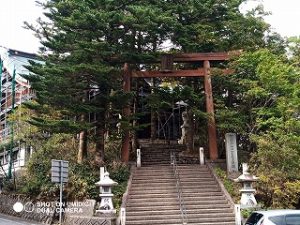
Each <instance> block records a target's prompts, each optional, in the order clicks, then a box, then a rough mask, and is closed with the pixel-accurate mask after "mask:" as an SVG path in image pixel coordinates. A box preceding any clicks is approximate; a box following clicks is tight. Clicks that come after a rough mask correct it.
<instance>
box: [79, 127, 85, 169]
mask: <svg viewBox="0 0 300 225" xmlns="http://www.w3.org/2000/svg"><path fill="white" fill-rule="evenodd" d="M86 158H87V130H84V131H81V132H80V134H79V147H78V154H77V163H79V164H82V163H83V161H84V159H86Z"/></svg>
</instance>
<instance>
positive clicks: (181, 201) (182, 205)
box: [171, 153, 188, 225]
mask: <svg viewBox="0 0 300 225" xmlns="http://www.w3.org/2000/svg"><path fill="white" fill-rule="evenodd" d="M171 165H172V169H173V173H174V177H175V179H176V189H177V198H178V200H179V206H180V212H181V220H182V224H183V225H186V224H188V223H187V221H188V219H187V213H186V206H185V203H184V199H183V197H182V188H181V186H182V185H181V181H180V176H179V171H178V167H177V162H176V157H175V155H174V153H171Z"/></svg>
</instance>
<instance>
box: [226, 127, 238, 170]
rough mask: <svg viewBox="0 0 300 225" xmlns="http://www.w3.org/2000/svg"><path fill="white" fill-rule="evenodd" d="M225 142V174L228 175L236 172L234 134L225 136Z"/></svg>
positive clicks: (236, 157) (236, 159)
mask: <svg viewBox="0 0 300 225" xmlns="http://www.w3.org/2000/svg"><path fill="white" fill-rule="evenodd" d="M225 141H226V161H227V172H228V173H231V172H238V156H237V144H236V134H235V133H227V134H225Z"/></svg>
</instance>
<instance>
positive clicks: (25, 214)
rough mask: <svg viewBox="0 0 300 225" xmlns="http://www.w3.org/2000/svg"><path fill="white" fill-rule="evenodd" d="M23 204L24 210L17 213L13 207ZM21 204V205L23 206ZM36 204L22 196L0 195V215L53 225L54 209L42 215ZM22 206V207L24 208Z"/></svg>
mask: <svg viewBox="0 0 300 225" xmlns="http://www.w3.org/2000/svg"><path fill="white" fill-rule="evenodd" d="M17 202H18V203H21V204H22V205H23V209H22V208H21V209H22V210H21V211H20V212H16V211H15V210H14V208H13V206H14V205H15V204H16V203H17ZM21 204H19V205H21ZM34 204H35V203H34V202H32V201H31V200H30V199H29V198H27V197H25V196H22V195H4V194H0V213H3V214H7V215H11V216H16V217H20V218H23V219H26V220H32V221H37V222H41V223H44V224H51V223H52V221H53V217H54V211H55V210H54V209H53V210H49V211H48V212H45V213H42V212H40V211H38V210H36V208H35V207H34ZM22 205H21V206H22Z"/></svg>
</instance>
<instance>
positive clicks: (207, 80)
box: [204, 60, 218, 160]
mask: <svg viewBox="0 0 300 225" xmlns="http://www.w3.org/2000/svg"><path fill="white" fill-rule="evenodd" d="M204 89H205V100H206V112H207V113H208V117H209V118H208V142H209V157H210V159H211V160H216V159H218V148H217V129H216V121H215V113H214V102H213V94H212V85H211V76H210V64H209V61H207V60H206V61H204Z"/></svg>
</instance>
